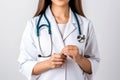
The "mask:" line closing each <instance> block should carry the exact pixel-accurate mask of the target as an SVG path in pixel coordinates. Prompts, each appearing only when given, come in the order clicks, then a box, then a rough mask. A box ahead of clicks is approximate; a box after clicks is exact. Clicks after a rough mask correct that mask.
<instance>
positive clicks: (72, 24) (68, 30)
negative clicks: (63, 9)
mask: <svg viewBox="0 0 120 80" xmlns="http://www.w3.org/2000/svg"><path fill="white" fill-rule="evenodd" d="M69 15H70V18H69V21H68V23H67V25H66V28H65V31H64V35H63V40H65V39H66V38H67V37H68V36H69V35H70V34H71V33H72V32H73V31H75V30H76V29H77V25H76V20H75V18H74V14H73V12H72V10H71V9H70V14H69Z"/></svg>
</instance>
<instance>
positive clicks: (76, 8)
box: [34, 0, 85, 17]
mask: <svg viewBox="0 0 120 80" xmlns="http://www.w3.org/2000/svg"><path fill="white" fill-rule="evenodd" d="M51 4H52V2H51V0H39V3H38V8H37V11H36V13H35V15H34V16H38V15H39V14H42V13H44V12H45V10H46V8H47V7H48V5H51ZM69 6H70V7H71V9H72V11H73V12H76V13H77V14H79V15H81V16H84V17H85V15H84V12H83V8H82V1H81V0H70V1H69Z"/></svg>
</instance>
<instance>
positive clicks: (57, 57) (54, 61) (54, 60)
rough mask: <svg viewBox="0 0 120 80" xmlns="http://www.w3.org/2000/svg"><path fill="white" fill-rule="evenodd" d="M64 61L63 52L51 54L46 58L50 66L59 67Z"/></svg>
mask: <svg viewBox="0 0 120 80" xmlns="http://www.w3.org/2000/svg"><path fill="white" fill-rule="evenodd" d="M65 61H66V56H65V55H64V54H53V55H52V56H51V57H50V59H49V60H48V64H49V66H50V68H59V67H61V66H62V65H63V64H64V63H65Z"/></svg>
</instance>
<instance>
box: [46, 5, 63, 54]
mask: <svg viewBox="0 0 120 80" xmlns="http://www.w3.org/2000/svg"><path fill="white" fill-rule="evenodd" d="M47 14H48V15H47ZM46 16H47V18H48V20H49V21H50V24H51V30H52V41H53V46H54V50H55V52H56V53H60V52H61V50H62V49H63V48H64V42H63V39H62V36H61V34H60V31H59V29H58V25H57V23H56V21H55V19H54V16H53V15H52V12H51V10H50V6H49V7H48V8H47V10H46Z"/></svg>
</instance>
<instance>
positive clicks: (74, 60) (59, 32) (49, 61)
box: [18, 0, 100, 80]
mask: <svg viewBox="0 0 120 80" xmlns="http://www.w3.org/2000/svg"><path fill="white" fill-rule="evenodd" d="M99 61H100V59H99V52H98V47H97V42H96V37H95V33H94V29H93V25H92V23H91V21H90V20H88V19H87V18H86V17H85V16H84V13H83V11H82V5H81V0H39V5H38V10H37V12H36V14H35V17H34V18H32V19H31V20H29V21H28V23H27V27H26V29H25V31H24V34H23V37H22V41H21V47H20V56H19V59H18V62H19V64H20V66H19V69H20V72H22V73H23V74H24V75H25V76H26V77H27V78H28V80H93V76H94V75H95V72H96V69H97V67H98V64H99Z"/></svg>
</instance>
